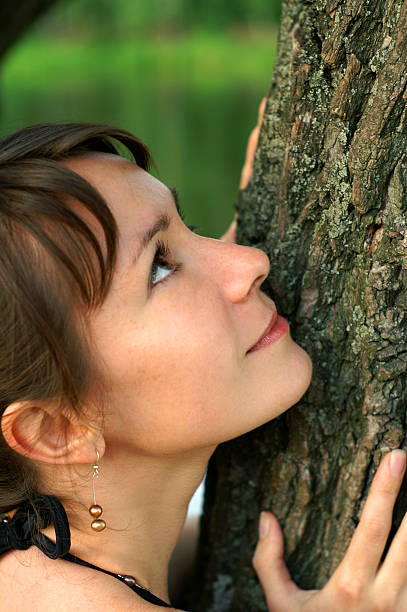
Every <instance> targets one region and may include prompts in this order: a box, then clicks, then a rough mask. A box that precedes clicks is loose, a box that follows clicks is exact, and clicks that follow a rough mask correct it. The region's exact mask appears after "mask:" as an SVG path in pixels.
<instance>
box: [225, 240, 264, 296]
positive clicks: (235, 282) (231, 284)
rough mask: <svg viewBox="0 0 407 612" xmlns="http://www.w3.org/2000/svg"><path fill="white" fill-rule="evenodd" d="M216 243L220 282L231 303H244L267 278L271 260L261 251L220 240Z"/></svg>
mask: <svg viewBox="0 0 407 612" xmlns="http://www.w3.org/2000/svg"><path fill="white" fill-rule="evenodd" d="M215 242H216V243H217V249H218V252H217V258H216V272H217V278H218V282H219V283H220V284H221V287H222V290H223V292H224V293H225V295H226V297H227V298H228V299H229V300H230V301H231V302H234V303H239V302H243V301H244V300H246V299H247V298H248V296H249V295H250V294H251V293H252V292H253V291H254V290H256V289H258V288H259V287H260V285H261V284H262V283H263V281H264V280H265V279H266V278H267V276H268V273H269V271H270V260H269V258H268V257H267V255H266V254H265V253H264V252H263V251H260V249H255V248H253V247H247V246H242V245H240V244H233V243H227V242H221V241H219V240H216V241H215Z"/></svg>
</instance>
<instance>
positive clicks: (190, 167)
mask: <svg viewBox="0 0 407 612" xmlns="http://www.w3.org/2000/svg"><path fill="white" fill-rule="evenodd" d="M279 16H280V0H65V1H61V2H59V3H57V4H56V5H55V6H54V8H53V9H51V10H50V11H49V12H48V13H47V14H46V15H45V16H44V17H43V18H42V19H41V20H40V21H38V22H37V23H36V24H34V26H33V27H31V29H30V30H29V32H28V33H27V34H26V35H25V37H24V38H23V39H21V41H20V42H19V44H18V45H17V46H15V47H13V48H12V50H11V51H10V52H9V54H8V55H7V56H6V59H5V61H4V62H3V64H2V69H1V77H0V78H1V83H0V87H1V88H0V92H1V108H0V128H1V134H2V135H4V134H6V133H9V132H12V131H14V130H16V129H18V128H20V127H23V126H24V125H28V124H32V123H38V122H43V121H95V122H103V123H111V124H116V125H118V126H120V127H123V128H126V129H128V130H130V131H132V132H133V133H135V134H136V135H137V136H139V138H141V139H142V140H143V141H144V142H145V143H146V144H147V145H148V147H149V148H150V150H151V152H152V154H153V158H154V160H155V163H156V166H157V171H155V172H154V173H155V174H156V175H157V176H158V177H159V178H160V180H162V181H163V182H165V183H166V184H168V185H169V186H176V187H177V189H178V191H179V193H180V200H181V207H182V208H183V210H184V211H185V213H186V217H187V222H188V223H194V224H195V225H197V226H198V230H197V231H198V232H199V233H202V234H205V235H208V236H214V237H219V236H220V235H221V234H222V233H223V232H224V231H225V229H226V228H227V226H228V225H229V223H230V221H231V219H232V217H233V206H234V202H235V199H236V194H237V188H238V183H239V175H240V170H241V166H242V163H243V158H244V151H245V148H246V142H247V137H248V135H249V132H250V130H251V129H252V127H254V125H255V123H256V118H257V107H258V105H259V102H260V100H261V98H262V97H263V96H264V95H265V93H266V91H267V88H268V86H269V83H270V77H271V70H272V66H273V62H274V57H275V53H276V41H277V28H278V21H279Z"/></svg>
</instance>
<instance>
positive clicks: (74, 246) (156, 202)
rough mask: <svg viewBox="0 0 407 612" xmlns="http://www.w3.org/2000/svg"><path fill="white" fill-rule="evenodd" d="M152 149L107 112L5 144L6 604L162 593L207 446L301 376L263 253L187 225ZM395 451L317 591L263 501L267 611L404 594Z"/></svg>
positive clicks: (162, 602)
mask: <svg viewBox="0 0 407 612" xmlns="http://www.w3.org/2000/svg"><path fill="white" fill-rule="evenodd" d="M115 142H116V143H117V142H118V143H120V144H121V147H122V148H121V149H120V150H122V149H123V145H124V147H127V148H128V149H129V150H130V151H131V153H132V154H133V156H134V159H135V162H136V163H134V162H130V161H127V160H126V159H124V158H123V157H121V156H120V155H118V149H117V148H116V145H115ZM249 158H250V153H249ZM148 160H149V156H148V152H147V151H146V149H145V147H144V146H143V145H142V144H141V143H140V142H139V141H138V140H137V139H136V138H134V137H133V136H131V135H130V134H128V133H126V132H123V131H121V130H118V129H116V128H111V127H106V126H92V125H59V126H49V125H45V126H37V127H32V128H27V129H25V130H22V131H21V132H19V133H17V134H15V135H12V136H10V137H8V138H6V139H5V140H3V142H2V143H0V193H1V196H0V201H1V230H0V231H1V240H2V245H1V257H0V279H1V286H2V289H1V300H2V304H1V307H2V318H1V325H2V329H1V333H0V338H1V342H2V348H1V353H0V354H1V367H0V387H1V431H2V438H1V451H0V452H1V455H0V470H1V471H0V484H1V489H0V491H1V498H0V511H2V512H4V514H3V522H2V523H1V524H0V551H1V552H2V553H3V554H2V555H1V556H0V593H1V601H0V610H2V611H3V610H4V611H5V610H7V611H8V612H10V611H20V610H23V609H25V608H26V602H27V600H29V601H30V604H29V605H30V610H32V611H33V612H34V611H37V610H38V611H39V610H41V612H44V611H47V610H53V611H55V610H61V611H65V610H90V609H92V610H94V609H101V610H117V611H119V610H120V611H121V612H122V611H126V610H129V611H130V610H132V611H133V610H134V611H136V612H138V611H140V612H143V611H146V612H147V611H148V610H155V609H157V608H158V607H159V606H161V607H170V605H169V599H168V592H167V568H168V563H169V559H170V556H171V553H172V551H173V549H174V547H175V544H176V541H177V539H178V536H179V534H180V531H181V529H182V526H183V523H184V519H185V514H186V510H187V506H188V502H189V500H190V498H191V496H192V494H193V492H194V490H195V488H196V487H197V485H198V483H199V482H200V480H201V479H202V476H203V474H204V472H205V469H206V465H207V462H208V459H209V457H210V456H211V454H212V452H213V451H214V449H215V447H216V446H217V444H219V443H220V442H223V441H225V440H229V439H231V438H233V437H235V436H238V435H241V434H243V433H245V432H247V431H250V430H252V429H254V428H255V427H258V426H259V425H262V424H263V423H265V422H267V421H269V420H270V419H272V418H274V417H276V416H277V415H279V414H281V413H282V412H283V411H284V410H287V409H288V408H289V407H290V406H292V405H293V404H294V403H295V402H296V401H297V400H298V399H299V398H300V397H301V395H302V394H303V393H304V392H305V390H306V388H307V387H308V384H309V381H310V376H311V365H310V361H309V358H308V356H307V355H306V354H305V352H304V351H303V350H302V349H301V348H300V347H298V346H297V345H296V344H295V343H294V342H293V340H292V339H291V337H290V334H289V327H288V324H287V323H286V322H285V321H284V319H282V318H281V317H279V316H278V315H277V313H276V309H275V306H274V304H273V302H272V301H271V300H270V299H269V298H268V297H267V296H266V295H265V294H264V293H262V292H261V290H260V287H261V284H262V282H263V281H264V279H265V278H266V277H267V274H268V270H269V261H268V258H267V256H266V255H265V254H264V253H262V252H261V251H259V250H257V249H252V248H248V247H243V246H239V245H235V244H233V243H230V242H225V241H218V240H212V239H208V238H205V237H202V236H199V235H197V234H194V233H193V232H192V231H191V230H190V229H188V228H187V227H186V226H185V225H184V224H183V222H182V220H181V217H180V216H179V210H177V208H178V206H177V201H176V198H175V195H174V192H172V191H171V190H169V189H168V188H167V187H166V186H164V185H163V184H162V183H160V182H159V181H158V180H156V179H155V178H153V177H152V176H151V175H150V174H148V172H147V168H148ZM404 469H405V455H404V453H403V452H402V451H395V452H393V453H391V454H390V456H388V457H387V458H385V460H384V461H383V463H382V465H381V467H380V469H379V470H378V473H377V475H376V478H375V481H374V484H373V486H372V489H371V492H370V495H369V498H368V502H367V504H366V507H365V510H364V514H363V517H362V520H361V522H360V525H359V527H358V529H357V531H356V533H355V536H354V538H353V540H352V543H351V545H350V547H349V550H348V553H347V555H346V558H345V559H344V561H343V563H342V564H341V566H340V567H339V568H338V570H337V571H336V572H335V574H334V576H333V577H332V579H331V580H330V581H329V582H328V584H327V585H326V587H325V588H324V589H323V590H321V591H314V592H305V591H301V590H300V589H298V588H297V587H296V586H295V585H294V584H293V583H292V582H291V581H290V579H289V576H288V573H287V570H286V569H285V566H284V563H283V561H282V553H283V550H282V548H283V545H282V535H281V532H280V530H279V527H278V524H277V522H276V520H275V519H274V518H273V517H272V515H271V514H269V513H263V514H262V519H261V521H260V530H259V533H260V539H259V543H258V546H257V549H256V553H255V557H254V565H255V568H256V571H257V573H258V575H259V578H260V580H261V582H262V585H263V588H264V591H265V594H266V598H267V602H268V605H269V609H270V610H273V611H278V612H280V611H284V612H288V611H289V612H291V611H293V610H303V611H312V612H315V611H322V610H324V611H326V610H335V611H337V610H345V609H352V610H364V611H365V610H386V611H388V610H396V609H397V610H401V609H407V600H406V594H405V589H406V584H407V569H406V568H405V563H404V551H403V548H404V545H405V543H406V541H407V527H406V525H405V524H403V525H402V526H401V527H400V529H399V532H398V534H397V535H396V538H395V540H394V542H393V544H392V546H391V548H390V551H389V553H388V555H387V558H386V561H385V562H384V563H383V565H382V566H381V567H380V569H378V566H379V563H380V557H381V554H382V551H383V548H384V545H385V542H386V538H387V534H388V531H389V527H390V522H391V515H392V507H393V504H394V501H395V498H396V495H397V491H398V489H399V486H400V483H401V479H402V475H403V472H404ZM39 494H41V495H39ZM36 496H37V497H36ZM61 502H62V505H61ZM17 508H18V510H17V511H16V509H17ZM65 511H66V513H67V516H68V519H69V525H68V521H67V519H66V515H65ZM70 543H71V546H69V545H70ZM33 544H35V546H33ZM69 548H70V553H68V550H69ZM44 553H45V554H44ZM81 560H82V561H81ZM72 561H73V562H72ZM98 570H99V571H98ZM33 594H34V596H33ZM396 606H398V608H397V607H396ZM400 606H401V607H400ZM403 606H404V607H403Z"/></svg>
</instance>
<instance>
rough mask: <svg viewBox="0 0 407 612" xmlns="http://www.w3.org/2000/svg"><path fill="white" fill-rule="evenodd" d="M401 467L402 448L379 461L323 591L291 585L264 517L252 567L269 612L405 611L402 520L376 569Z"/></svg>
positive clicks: (279, 542) (406, 545) (406, 528)
mask: <svg viewBox="0 0 407 612" xmlns="http://www.w3.org/2000/svg"><path fill="white" fill-rule="evenodd" d="M405 466H406V455H405V453H404V452H403V451H400V450H396V451H393V452H392V453H389V454H388V455H387V456H386V457H385V458H384V459H383V461H382V462H381V464H380V466H379V469H378V471H377V473H376V475H375V477H374V480H373V483H372V486H371V489H370V492H369V496H368V498H367V500H366V504H365V507H364V509H363V513H362V517H361V519H360V523H359V525H358V527H357V529H356V531H355V533H354V536H353V538H352V541H351V543H350V545H349V548H348V550H347V552H346V555H345V558H344V559H343V561H342V562H341V564H340V565H339V567H338V568H337V569H336V571H335V573H334V574H333V576H332V578H331V579H330V580H329V582H328V583H327V584H326V586H325V587H324V588H323V589H322V590H321V591H303V590H301V589H299V588H298V587H297V586H296V585H295V584H294V582H293V581H292V580H291V578H290V575H289V573H288V570H287V567H286V565H285V563H284V561H283V534H282V532H281V529H280V526H279V524H278V522H277V519H276V518H275V517H274V516H273V515H272V514H271V513H269V512H264V513H262V516H261V520H260V527H259V537H260V539H259V542H258V544H257V548H256V551H255V554H254V558H253V565H254V568H255V570H256V572H257V575H258V576H259V579H260V582H261V584H262V587H263V590H264V593H265V595H266V599H267V604H268V607H269V610H270V612H342V611H343V612H351V611H352V612H404V611H407V518H406V517H404V519H403V521H402V523H401V525H400V528H399V530H398V531H397V533H396V535H395V537H394V539H393V541H392V544H391V546H390V549H389V551H388V553H387V555H386V558H385V561H384V562H383V563H382V565H380V567H379V564H380V560H381V557H382V554H383V550H384V547H385V545H386V542H387V537H388V535H389V531H390V527H391V521H392V512H393V506H394V502H395V500H396V497H397V494H398V491H399V489H400V485H401V482H402V479H403V474H404V471H405Z"/></svg>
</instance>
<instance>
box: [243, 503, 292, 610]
mask: <svg viewBox="0 0 407 612" xmlns="http://www.w3.org/2000/svg"><path fill="white" fill-rule="evenodd" d="M283 553H284V540H283V534H282V532H281V528H280V525H279V524H278V521H277V519H276V518H275V517H274V516H273V515H272V514H271V513H270V512H262V513H261V518H260V524H259V541H258V543H257V546H256V550H255V553H254V557H253V567H254V569H255V570H256V573H257V575H258V577H259V580H260V582H261V585H262V587H263V591H264V594H265V596H266V600H267V605H268V607H269V610H270V611H272V612H295V611H296V610H298V609H299V603H298V599H299V597H298V596H299V594H300V593H301V591H300V589H299V588H298V587H297V585H296V584H295V583H294V582H293V581H292V580H291V577H290V574H289V572H288V570H287V567H286V565H285V563H284V559H283Z"/></svg>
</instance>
